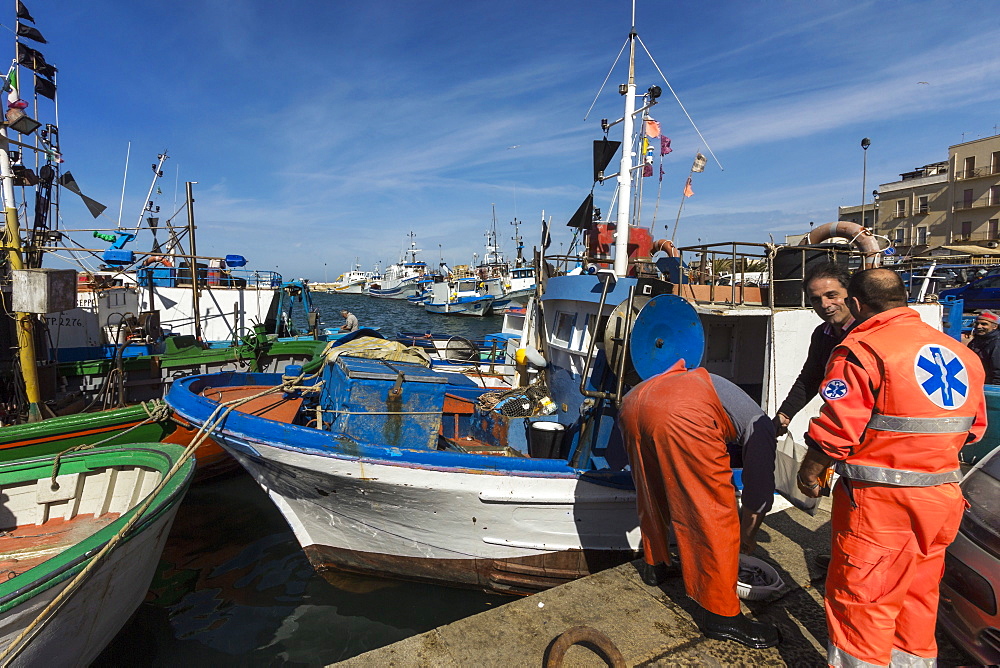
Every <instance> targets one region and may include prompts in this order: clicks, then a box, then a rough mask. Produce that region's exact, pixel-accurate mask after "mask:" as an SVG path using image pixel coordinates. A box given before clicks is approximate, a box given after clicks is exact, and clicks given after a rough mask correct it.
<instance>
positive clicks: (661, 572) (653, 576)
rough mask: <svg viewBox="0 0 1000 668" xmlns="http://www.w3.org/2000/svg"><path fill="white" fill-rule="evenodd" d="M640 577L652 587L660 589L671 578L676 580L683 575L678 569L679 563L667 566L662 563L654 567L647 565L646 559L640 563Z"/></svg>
mask: <svg viewBox="0 0 1000 668" xmlns="http://www.w3.org/2000/svg"><path fill="white" fill-rule="evenodd" d="M638 570H639V577H640V578H642V581H643V582H645V583H646V584H648V585H649V586H650V587H659V586H660V585H661V584H663V583H664V582H666V581H667V579H669V578H675V577H677V576H679V575H680V574H681V572H680V569H679V568H678V567H677V562H676V561H675V562H674V563H672V564H670V565H669V566H667V565H666V564H665V563H663V562H662V561H661V562H659V563H658V564H656V565H654V566H650V565H649V564H647V563H646V561H645V559H644V560H642V561H640V562H639V568H638Z"/></svg>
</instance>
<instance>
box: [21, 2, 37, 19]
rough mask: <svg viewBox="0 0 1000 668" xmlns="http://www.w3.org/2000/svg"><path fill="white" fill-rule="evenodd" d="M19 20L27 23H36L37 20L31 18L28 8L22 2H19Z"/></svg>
mask: <svg viewBox="0 0 1000 668" xmlns="http://www.w3.org/2000/svg"><path fill="white" fill-rule="evenodd" d="M17 18H19V19H24V20H25V21H31V22H32V23H34V22H35V19H33V18H31V14H30V13H29V12H28V8H27V7H25V6H24V3H23V2H21V0H17Z"/></svg>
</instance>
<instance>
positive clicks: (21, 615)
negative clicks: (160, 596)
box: [0, 443, 194, 666]
mask: <svg viewBox="0 0 1000 668" xmlns="http://www.w3.org/2000/svg"><path fill="white" fill-rule="evenodd" d="M183 453H184V448H182V447H180V446H177V445H170V444H163V443H136V444H133V445H130V446H127V447H109V448H100V449H94V450H86V451H81V452H73V453H69V454H66V455H64V456H63V457H62V459H61V462H60V466H59V470H58V476H57V477H56V478H55V483H54V484H53V481H52V480H51V475H52V469H53V463H54V460H55V458H54V457H41V458H34V459H23V460H19V461H14V462H6V463H3V464H0V498H2V499H3V504H2V506H0V530H2V533H0V571H2V572H3V573H4V574H5V577H3V578H0V580H2V582H0V662H3V665H15V666H16V665H24V666H32V665H51V666H70V665H74V666H78V665H79V666H85V665H88V664H89V663H90V662H91V661H92V660H93V659H94V658H95V657H96V656H97V655H98V654H99V653H100V652H101V650H103V648H104V647H105V645H107V643H108V642H109V641H110V640H111V639H112V638H113V637H114V636H115V634H117V633H118V631H119V630H120V629H121V627H122V626H123V625H124V624H125V622H126V621H128V619H129V617H131V615H132V613H133V612H134V611H135V609H136V608H137V607H138V606H139V604H140V603H142V601H143V598H144V597H145V595H146V591H147V589H148V588H149V584H150V582H151V581H152V578H153V575H154V572H155V569H156V565H157V563H158V561H159V558H160V553H161V552H162V550H163V545H164V542H165V541H166V539H167V534H168V533H169V531H170V526H171V524H172V523H173V520H174V516H175V515H176V513H177V508H178V506H179V505H180V502H181V500H182V499H183V497H184V494H185V492H186V491H187V488H188V485H189V484H190V481H191V476H192V473H193V471H194V460H193V459H190V458H189V459H188V460H187V461H185V462H183V464H180V465H179V468H178V469H177V470H176V472H175V473H174V474H173V475H172V476H169V477H168V473H169V472H170V471H171V469H172V468H173V467H174V466H175V465H177V464H178V463H179V462H180V460H181V459H182V456H183ZM161 483H163V484H162V485H161ZM147 501H149V503H148V505H147V504H146V502H147ZM135 516H138V517H136V521H135V523H134V524H133V525H132V526H131V528H130V529H128V531H127V532H125V533H123V534H122V536H121V540H120V541H119V542H117V544H116V545H115V546H114V547H113V549H111V550H110V551H108V552H107V554H105V555H99V554H98V553H99V552H100V551H101V550H102V548H104V547H105V546H106V545H107V544H108V543H109V541H112V539H114V538H115V537H116V536H117V535H118V534H119V533H121V532H122V531H123V529H124V528H125V527H126V524H127V523H128V522H129V521H130V520H132V518H133V517H135ZM81 573H82V577H81V578H80V580H79V581H78V582H77V583H75V585H74V584H72V581H73V580H74V578H76V576H78V575H80V574H81ZM71 587H73V589H72V590H71V589H70V588H71ZM64 590H66V591H65V595H66V596H67V598H66V599H65V600H64V601H63V602H62V603H61V604H60V605H58V606H56V607H54V611H52V612H51V613H48V615H47V617H41V618H40V615H41V614H42V611H43V609H45V608H46V607H47V606H48V605H49V604H50V603H51V602H52V601H53V600H54V599H55V598H56V597H57V596H59V595H61V594H63V593H64ZM70 592H71V593H70ZM32 623H36V624H37V626H36V627H34V628H33V629H31V631H30V632H29V633H27V634H25V635H24V636H23V638H22V639H20V640H18V638H19V637H21V636H22V633H23V632H24V631H25V630H26V629H28V628H29V625H31V624H32Z"/></svg>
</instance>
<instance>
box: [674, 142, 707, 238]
mask: <svg viewBox="0 0 1000 668" xmlns="http://www.w3.org/2000/svg"><path fill="white" fill-rule="evenodd" d="M703 171H705V156H703V155H702V154H701V151H699V152H698V154H697V155H696V156H695V157H694V162H693V163H691V171H690V172H688V177H687V181H685V182H684V192H683V193H682V194H681V205H680V206H679V207H677V219H676V220H674V231H673V232H672V233H671V234H670V242H671V243H673V242H674V239H676V238H677V227H678V225H680V222H681V211H683V210H684V201H685V200H687V198H688V197H690V196H691V195H693V194H694V192H692V190H691V179H692V178H694V173H695V172H703Z"/></svg>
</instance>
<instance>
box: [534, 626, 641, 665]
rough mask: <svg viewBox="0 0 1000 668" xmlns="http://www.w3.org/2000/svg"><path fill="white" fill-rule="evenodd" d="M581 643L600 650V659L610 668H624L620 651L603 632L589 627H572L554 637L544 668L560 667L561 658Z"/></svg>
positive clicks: (623, 660) (623, 659) (623, 658)
mask: <svg viewBox="0 0 1000 668" xmlns="http://www.w3.org/2000/svg"><path fill="white" fill-rule="evenodd" d="M582 643H588V644H590V645H593V646H594V647H595V648H597V649H598V650H600V653H601V654H602V655H603V656H602V658H603V659H604V660H605V661H608V662H609V663H610V664H611V666H612V668H625V666H626V664H625V657H624V656H622V653H621V650H619V649H618V647H617V646H616V645H615V643H614V642H613V641H612V640H611V638H609V637H608V636H607V635H606V634H605V633H604V632H603V631H598V630H597V629H595V628H593V627H591V626H573V627H571V628H568V629H566V630H565V631H563V632H562V633H560V634H559V635H558V636H556V638H555V640H554V641H553V643H552V645H551V647H550V648H549V656H548V659H546V661H545V668H559V667H560V666H562V663H563V658H565V656H566V652H567V651H568V650H569V648H570V647H572V646H573V645H579V644H582Z"/></svg>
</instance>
